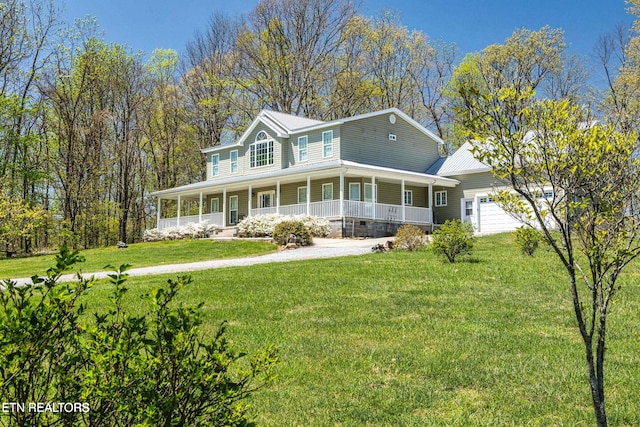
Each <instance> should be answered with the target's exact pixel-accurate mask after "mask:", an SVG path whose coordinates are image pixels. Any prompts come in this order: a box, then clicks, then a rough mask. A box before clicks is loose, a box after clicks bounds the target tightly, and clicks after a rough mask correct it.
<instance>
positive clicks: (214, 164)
mask: <svg viewBox="0 0 640 427" xmlns="http://www.w3.org/2000/svg"><path fill="white" fill-rule="evenodd" d="M219 174H220V154H212V155H211V176H218V175H219Z"/></svg>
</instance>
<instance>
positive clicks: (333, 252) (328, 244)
mask: <svg viewBox="0 0 640 427" xmlns="http://www.w3.org/2000/svg"><path fill="white" fill-rule="evenodd" d="M388 240H393V238H392V237H384V238H380V239H321V238H314V239H313V242H314V244H313V245H311V246H306V247H302V248H298V249H291V250H283V251H278V252H272V253H269V254H266V255H259V256H254V257H245V258H229V259H215V260H210V261H198V262H190V263H185V264H170V265H157V266H151V267H140V268H132V269H130V270H129V271H127V273H128V274H129V276H130V277H135V276H149V275H153V274H173V273H186V272H190V271H200V270H210V269H213V268H225V267H242V266H249V265H255V264H267V263H270V262H287V261H297V260H303V259H316V258H334V257H341V256H353V255H363V254H366V253H370V252H371V248H372V247H373V246H375V245H376V244H378V243H380V244H384V243H385V242H386V241H388ZM109 273H110V272H107V271H100V272H94V273H83V274H82V275H83V277H87V278H89V277H91V276H93V277H95V278H96V279H105V278H107V274H109ZM75 279H76V274H66V275H64V276H62V277H61V278H60V281H61V282H64V281H73V280H75ZM14 280H15V281H16V282H17V283H18V284H19V285H22V286H24V285H30V284H32V283H33V282H32V281H31V278H30V277H29V278H27V277H23V278H19V279H14Z"/></svg>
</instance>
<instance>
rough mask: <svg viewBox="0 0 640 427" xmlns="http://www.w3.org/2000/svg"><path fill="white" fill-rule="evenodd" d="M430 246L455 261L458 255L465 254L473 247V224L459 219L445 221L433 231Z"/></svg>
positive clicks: (450, 260)
mask: <svg viewBox="0 0 640 427" xmlns="http://www.w3.org/2000/svg"><path fill="white" fill-rule="evenodd" d="M431 248H432V249H433V251H434V252H435V253H436V254H440V255H444V256H446V257H447V259H448V260H449V262H455V260H456V257H457V256H458V255H465V254H468V253H469V252H471V248H473V226H472V225H471V224H470V223H468V222H461V221H459V220H454V221H446V222H445V223H444V224H443V225H442V226H441V227H440V228H439V229H437V230H436V231H434V232H433V237H432V242H431Z"/></svg>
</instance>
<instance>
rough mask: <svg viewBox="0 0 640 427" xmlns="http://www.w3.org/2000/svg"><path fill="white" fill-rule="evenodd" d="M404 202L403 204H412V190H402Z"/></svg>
mask: <svg viewBox="0 0 640 427" xmlns="http://www.w3.org/2000/svg"><path fill="white" fill-rule="evenodd" d="M404 204H405V206H413V191H412V190H404Z"/></svg>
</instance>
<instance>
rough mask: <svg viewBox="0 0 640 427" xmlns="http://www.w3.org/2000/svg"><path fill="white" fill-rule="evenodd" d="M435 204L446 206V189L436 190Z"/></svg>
mask: <svg viewBox="0 0 640 427" xmlns="http://www.w3.org/2000/svg"><path fill="white" fill-rule="evenodd" d="M436 206H447V192H446V191H436Z"/></svg>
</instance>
